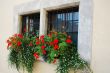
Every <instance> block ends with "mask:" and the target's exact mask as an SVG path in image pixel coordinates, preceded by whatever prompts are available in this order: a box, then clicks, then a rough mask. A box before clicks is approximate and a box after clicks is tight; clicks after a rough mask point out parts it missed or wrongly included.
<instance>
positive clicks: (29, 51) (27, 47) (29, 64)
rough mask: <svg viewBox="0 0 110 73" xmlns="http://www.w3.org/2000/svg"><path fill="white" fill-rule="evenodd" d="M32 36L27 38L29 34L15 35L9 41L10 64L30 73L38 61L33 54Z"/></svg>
mask: <svg viewBox="0 0 110 73" xmlns="http://www.w3.org/2000/svg"><path fill="white" fill-rule="evenodd" d="M36 37H37V36H34V37H32V34H31V35H29V34H28V36H27V33H26V34H24V35H22V34H15V35H13V36H12V37H10V38H9V39H8V40H7V43H8V46H7V48H8V50H9V51H10V54H9V63H10V64H11V65H13V66H15V67H16V68H17V70H18V71H19V69H20V68H23V69H26V70H27V71H28V72H29V73H32V70H33V64H34V62H35V61H36V60H35V58H34V56H33V53H34V48H33V47H32V46H33V39H34V38H36Z"/></svg>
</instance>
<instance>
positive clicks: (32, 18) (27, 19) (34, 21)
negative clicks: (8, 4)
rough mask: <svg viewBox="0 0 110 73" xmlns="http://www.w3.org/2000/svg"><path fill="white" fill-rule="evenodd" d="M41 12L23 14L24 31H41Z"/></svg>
mask: <svg viewBox="0 0 110 73" xmlns="http://www.w3.org/2000/svg"><path fill="white" fill-rule="evenodd" d="M39 22H40V13H33V14H28V15H22V33H24V32H25V31H27V32H30V33H31V32H36V31H39Z"/></svg>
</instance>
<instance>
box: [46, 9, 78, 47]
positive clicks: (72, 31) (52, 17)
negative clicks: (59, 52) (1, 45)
mask: <svg viewBox="0 0 110 73" xmlns="http://www.w3.org/2000/svg"><path fill="white" fill-rule="evenodd" d="M78 15H79V12H78V7H72V8H66V9H60V10H54V11H49V12H48V32H50V31H57V32H66V33H67V34H68V35H70V36H72V40H73V42H74V43H76V45H77V39H78V21H79V18H78Z"/></svg>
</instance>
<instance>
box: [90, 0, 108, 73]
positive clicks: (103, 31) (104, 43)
mask: <svg viewBox="0 0 110 73" xmlns="http://www.w3.org/2000/svg"><path fill="white" fill-rule="evenodd" d="M92 67H93V70H94V73H110V0H94V21H93V45H92Z"/></svg>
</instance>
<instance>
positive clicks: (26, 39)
mask: <svg viewBox="0 0 110 73" xmlns="http://www.w3.org/2000/svg"><path fill="white" fill-rule="evenodd" d="M7 43H8V46H7V48H8V49H9V51H10V54H9V62H10V64H11V65H13V66H15V67H16V68H17V69H18V70H19V69H20V68H23V69H26V70H27V71H28V73H32V71H33V64H34V63H35V62H36V61H38V60H39V58H40V57H43V59H44V61H45V62H48V63H53V64H58V66H57V69H56V70H57V73H69V71H70V70H71V69H73V70H74V71H75V72H77V71H78V70H84V69H85V68H88V70H89V71H90V72H91V73H92V71H91V69H90V67H89V64H88V63H87V62H86V61H84V60H83V59H82V58H80V56H79V54H78V51H77V46H76V45H75V44H74V42H73V41H72V40H71V36H68V35H67V34H66V33H61V32H51V33H49V34H48V35H42V36H40V37H38V33H31V34H30V33H26V34H23V35H22V34H15V35H13V36H12V37H10V38H9V39H8V40H7ZM90 72H88V73H90Z"/></svg>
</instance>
